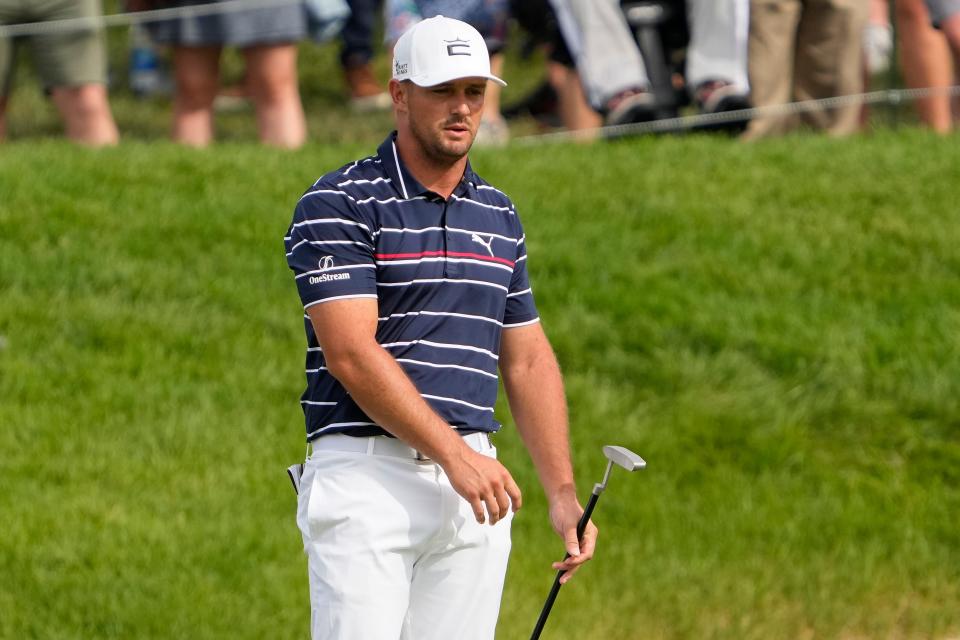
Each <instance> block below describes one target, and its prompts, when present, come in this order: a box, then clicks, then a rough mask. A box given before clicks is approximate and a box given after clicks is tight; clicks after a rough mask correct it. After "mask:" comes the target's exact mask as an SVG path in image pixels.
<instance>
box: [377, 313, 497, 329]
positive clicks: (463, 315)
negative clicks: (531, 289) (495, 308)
mask: <svg viewBox="0 0 960 640" xmlns="http://www.w3.org/2000/svg"><path fill="white" fill-rule="evenodd" d="M419 315H424V316H443V317H446V316H450V317H453V318H463V319H465V320H483V321H484V322H492V323H493V324H495V325H497V326H503V323H501V322H500V321H499V320H496V319H494V318H487V317H486V316H474V315H470V314H468V313H454V312H453V311H407V312H406V313H391V314H390V315H389V316H386V317H383V318H377V320H378V321H379V322H386V321H387V320H390V319H391V318H405V317H407V316H419Z"/></svg>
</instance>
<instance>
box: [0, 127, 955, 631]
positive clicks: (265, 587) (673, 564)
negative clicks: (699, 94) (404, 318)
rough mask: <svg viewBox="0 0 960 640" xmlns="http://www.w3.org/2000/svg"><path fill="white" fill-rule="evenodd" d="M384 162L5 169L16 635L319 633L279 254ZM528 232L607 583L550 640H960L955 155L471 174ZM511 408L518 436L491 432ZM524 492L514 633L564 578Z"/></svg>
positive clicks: (1, 324) (67, 150) (513, 456)
mask: <svg viewBox="0 0 960 640" xmlns="http://www.w3.org/2000/svg"><path fill="white" fill-rule="evenodd" d="M373 144H374V143H373V142H370V143H367V142H366V141H365V144H364V145H358V144H349V145H338V146H333V145H326V146H320V145H312V146H310V147H309V148H307V149H305V150H303V151H301V152H298V153H294V154H284V153H280V152H273V151H270V150H264V149H261V148H258V147H255V146H251V145H247V144H230V143H228V144H224V145H220V146H218V147H216V148H213V149H210V150H207V151H202V152H196V151H189V150H184V149H180V148H177V147H174V146H170V145H167V144H162V143H161V144H149V145H148V144H142V143H127V144H125V145H124V146H122V147H120V148H118V149H111V150H104V151H99V152H91V151H86V150H82V149H77V148H74V147H72V146H69V145H67V144H64V143H59V142H41V143H31V144H29V145H28V144H27V143H14V144H11V145H8V146H6V147H4V152H3V154H2V155H0V451H2V452H3V453H2V455H0V487H2V490H0V514H2V521H3V535H0V576H2V578H0V637H4V638H57V639H61V638H169V637H190V638H222V637H245V638H271V637H305V636H306V635H307V620H308V610H307V593H306V576H305V571H304V562H305V561H304V558H303V556H302V555H301V552H300V543H299V535H298V533H297V531H296V528H295V525H294V523H293V510H294V496H293V493H292V491H291V490H290V488H289V483H288V481H287V479H286V477H285V475H284V473H283V470H284V468H285V466H286V465H287V464H290V463H291V462H293V461H295V460H297V459H298V458H299V457H300V456H302V454H303V446H302V443H301V438H302V422H301V418H300V416H299V415H298V414H299V408H298V406H297V401H296V400H297V396H298V394H299V392H300V390H301V385H302V384H303V380H302V377H303V374H302V366H301V363H302V347H303V345H302V341H303V338H302V335H301V331H302V328H301V320H300V313H299V307H298V303H297V298H296V293H295V291H294V287H293V285H292V282H291V279H290V276H289V275H288V272H287V270H286V267H285V264H284V260H283V252H282V242H281V238H282V235H283V232H284V230H285V228H286V225H287V222H288V221H289V217H290V213H291V210H292V206H293V203H294V202H295V199H296V197H297V196H298V195H299V193H300V192H301V191H302V190H303V189H304V188H305V187H306V186H308V185H309V184H310V183H311V182H312V181H313V179H315V178H316V177H317V176H318V175H319V174H321V173H322V172H324V171H326V170H328V169H330V168H332V167H335V166H337V165H339V164H340V163H342V162H343V161H345V160H347V159H349V158H351V157H353V156H356V155H359V154H361V153H366V152H367V151H368V150H369V148H370V147H371V146H372V145H373ZM475 165H476V167H477V169H478V170H479V171H480V173H481V174H483V175H484V176H485V177H487V178H488V179H490V180H491V181H492V182H494V183H495V184H497V185H499V186H501V187H502V188H504V189H505V190H506V191H507V192H508V193H511V194H512V195H513V196H514V197H515V200H516V202H517V205H518V208H519V210H520V212H521V215H522V217H523V220H524V222H525V226H526V230H527V234H528V237H529V251H530V256H531V257H530V268H531V271H532V277H533V282H534V290H535V292H536V294H537V298H538V301H539V306H540V309H541V312H542V315H543V321H544V325H545V328H546V330H547V332H548V334H549V335H550V336H551V338H552V340H553V342H554V345H555V348H556V350H557V352H558V355H559V357H560V360H561V363H562V365H563V367H564V370H565V374H566V379H567V384H568V391H569V396H570V405H571V413H572V423H573V425H572V428H573V436H572V437H573V442H574V447H575V458H576V459H575V462H576V466H577V471H578V474H579V478H580V493H581V494H582V495H584V496H586V494H587V493H588V491H589V489H590V487H591V486H592V483H593V482H595V481H597V480H599V478H600V475H601V473H602V471H603V463H604V461H603V458H602V455H601V453H600V446H601V445H603V444H607V443H617V444H622V445H624V446H627V447H630V448H632V449H634V450H636V451H638V452H639V453H640V454H641V455H643V456H644V457H645V458H646V459H647V460H648V462H649V468H648V469H647V470H646V471H643V472H641V473H638V474H636V475H635V476H633V477H631V476H627V475H626V474H619V475H615V476H614V478H613V480H612V482H611V485H610V489H609V491H608V493H607V494H605V495H604V497H603V499H602V500H601V502H600V505H599V507H598V511H597V514H596V518H595V520H596V522H597V524H598V526H599V527H600V528H601V546H600V550H599V553H598V555H597V557H596V559H595V560H594V561H593V563H592V564H591V565H589V566H588V567H587V568H585V569H584V570H583V571H582V572H581V574H580V575H579V576H578V577H577V579H576V580H575V581H574V582H572V583H571V584H569V585H568V586H566V587H564V589H563V591H562V592H561V594H560V599H559V602H558V604H557V606H556V608H555V610H554V613H553V614H552V616H551V619H550V622H549V624H548V628H547V632H546V633H545V637H550V638H557V639H560V638H604V639H606V640H614V639H634V638H647V637H653V638H704V637H711V638H731V639H738V640H739V639H742V638H758V639H760V638H764V639H767V638H815V637H831V638H832V637H839V638H850V637H882V638H930V637H933V638H943V637H947V636H950V635H951V634H952V635H956V634H957V633H960V605H958V602H960V587H958V585H960V536H958V535H957V532H956V514H957V513H958V512H960V489H958V486H960V472H958V469H960V401H958V397H957V393H956V390H957V380H960V347H958V346H957V341H956V336H957V335H958V332H960V288H958V287H957V284H956V283H957V279H958V276H960V258H958V253H957V250H956V248H957V247H958V246H960V220H958V216H957V213H956V212H957V206H956V202H957V200H958V195H960V192H958V187H957V184H958V174H957V167H958V166H960V149H958V147H957V145H956V140H955V139H939V138H933V137H930V136H927V135H924V134H922V133H919V132H910V131H904V132H900V133H898V134H896V135H894V134H884V135H878V136H875V137H872V138H862V139H855V140H847V141H835V140H829V139H823V138H789V139H784V140H780V141H773V142H769V143H764V144H757V145H753V146H747V145H742V144H737V143H732V142H729V141H725V140H715V139H707V138H697V137H691V138H672V139H649V140H637V141H629V142H622V143H616V144H608V145H595V146H556V147H547V148H513V149H510V150H509V152H502V153H495V152H487V153H478V154H477V155H476V156H475ZM500 415H501V416H502V417H505V416H506V412H505V407H501V410H500ZM506 422H507V423H508V424H507V427H506V428H505V430H504V432H503V433H502V435H501V436H500V439H499V446H500V448H501V450H502V451H503V457H504V460H505V462H506V464H507V465H508V466H509V467H510V468H511V469H512V470H513V472H514V474H515V477H516V478H517V479H518V481H519V483H520V484H521V486H522V488H523V489H524V490H525V496H526V500H525V502H526V506H525V507H524V510H523V512H522V513H521V514H520V515H519V516H518V518H517V519H516V521H515V535H514V554H513V558H512V560H511V567H510V571H509V575H508V580H507V587H506V592H505V596H504V603H503V611H502V614H501V621H500V627H499V629H500V634H499V637H501V638H504V639H510V638H523V637H527V636H528V634H529V631H530V629H531V628H532V626H533V622H534V621H535V619H536V616H537V613H538V612H539V608H540V606H541V604H542V601H543V598H544V597H545V596H546V592H547V590H548V588H549V584H550V581H551V579H552V571H551V570H550V568H549V563H550V562H551V561H552V560H554V559H556V558H557V557H559V556H560V555H562V547H561V545H560V544H559V541H558V540H556V539H555V538H554V537H553V534H552V532H551V531H550V530H549V526H548V523H547V519H546V513H545V505H544V502H543V499H542V496H541V495H540V492H539V489H538V488H537V485H536V481H535V478H534V474H533V472H532V470H531V468H530V464H529V462H528V460H527V459H526V456H525V454H524V453H523V451H522V448H521V446H520V445H519V442H518V439H517V438H516V436H515V433H514V430H513V429H512V427H511V425H510V424H509V420H506Z"/></svg>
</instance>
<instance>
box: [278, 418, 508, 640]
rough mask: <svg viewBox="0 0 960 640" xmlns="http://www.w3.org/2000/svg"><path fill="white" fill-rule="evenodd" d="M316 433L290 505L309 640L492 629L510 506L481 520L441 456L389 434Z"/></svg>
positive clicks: (483, 637) (479, 634)
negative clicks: (305, 575) (303, 575)
mask: <svg viewBox="0 0 960 640" xmlns="http://www.w3.org/2000/svg"><path fill="white" fill-rule="evenodd" d="M468 438H470V436H468ZM483 441H484V443H485V445H484V446H475V447H474V448H477V449H478V450H481V453H484V454H485V455H489V456H491V457H496V449H495V448H493V447H492V446H490V445H489V444H488V443H487V442H488V441H487V440H486V437H485V436H484V437H483ZM320 442H322V443H324V444H323V445H321V444H318V445H317V446H315V447H314V451H313V454H312V455H311V456H310V457H309V458H308V459H307V460H306V462H305V464H304V470H303V475H302V477H301V480H300V493H299V497H298V509H297V525H298V526H299V527H300V531H301V533H302V535H303V543H304V549H305V551H306V554H307V558H308V572H309V578H310V608H311V633H312V637H313V640H454V639H456V640H491V639H492V638H493V637H494V630H495V628H496V623H497V615H498V613H499V610H500V596H501V593H502V590H503V580H504V575H505V573H506V568H507V558H508V556H509V554H510V523H511V520H512V514H511V516H508V517H507V518H505V519H504V520H501V521H500V522H498V523H497V524H496V525H494V526H490V525H489V524H484V525H481V524H478V523H477V521H476V518H475V517H474V515H473V510H472V509H471V508H470V505H469V503H467V502H466V501H465V500H464V499H463V498H461V497H460V496H459V495H458V494H457V493H456V492H455V491H454V490H453V488H452V487H451V486H450V482H449V480H448V479H447V476H446V474H445V473H444V471H443V469H442V468H441V467H440V465H438V464H435V463H432V462H418V461H416V460H414V459H413V452H412V450H410V449H408V448H406V447H405V446H403V444H402V443H401V442H399V441H397V440H394V439H390V438H385V437H376V438H350V437H349V436H325V437H324V438H321V439H320ZM344 447H345V448H354V449H359V450H353V451H344V450H338V449H340V448H344Z"/></svg>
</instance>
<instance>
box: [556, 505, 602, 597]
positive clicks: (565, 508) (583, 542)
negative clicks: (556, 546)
mask: <svg viewBox="0 0 960 640" xmlns="http://www.w3.org/2000/svg"><path fill="white" fill-rule="evenodd" d="M582 515H583V507H582V506H580V503H579V502H578V501H577V496H576V494H575V493H574V491H573V489H572V488H571V489H570V490H569V491H564V492H563V493H561V494H560V495H559V496H558V497H557V498H555V499H554V500H551V502H550V522H551V523H552V524H553V528H554V530H555V531H556V532H557V535H559V536H560V537H561V538H563V544H564V547H566V550H567V553H569V554H570V557H569V558H566V559H565V560H563V561H562V562H554V563H553V568H554V569H556V570H557V571H561V570H562V571H563V572H564V573H563V575H562V576H561V577H560V584H566V583H567V582H568V581H569V580H570V578H572V577H573V574H575V573H576V572H577V570H578V569H579V568H580V566H581V565H582V564H584V563H585V562H586V561H587V560H589V559H590V558H592V557H593V550H594V549H595V548H596V545H597V533H598V532H597V528H596V527H595V526H594V524H593V521H592V520H591V521H589V522H587V526H586V528H584V530H583V538H581V539H580V540H577V524H578V523H579V522H580V516H582Z"/></svg>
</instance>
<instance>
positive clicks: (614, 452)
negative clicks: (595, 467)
mask: <svg viewBox="0 0 960 640" xmlns="http://www.w3.org/2000/svg"><path fill="white" fill-rule="evenodd" d="M603 455H605V456H606V457H607V471H606V473H604V474H603V481H602V482H600V483H598V484H595V485H593V493H592V494H591V495H590V501H589V502H588V503H587V508H586V509H584V510H583V515H582V516H580V522H579V523H577V539H578V540H579V539H580V538H582V537H583V530H584V529H586V528H587V523H588V522H590V515H591V514H592V513H593V509H594V507H596V506H597V500H599V499H600V494H601V493H603V490H604V489H606V488H607V481H608V480H610V472H611V471H612V470H613V465H617V466H618V467H622V468H624V469H626V470H627V471H636V470H637V469H643V468H644V467H646V466H647V463H646V462H645V461H644V459H643V458H641V457H640V456H638V455H637V454H635V453H634V452H633V451H630V450H629V449H625V448H623V447H614V446H611V445H607V446H605V447H604V448H603ZM569 557H570V554H569V553H568V554H567V555H565V556H564V557H563V559H564V560H566V559H567V558H569ZM562 575H563V570H562V569H561V570H560V571H557V577H556V578H554V580H553V587H551V589H550V595H548V596H547V601H546V602H545V603H544V605H543V610H542V611H541V612H540V618H539V619H538V620H537V626H536V627H535V628H534V630H533V635H531V636H530V640H537V639H538V638H539V637H540V633H541V632H542V631H543V626H544V625H545V624H546V623H547V616H549V615H550V609H552V608H553V601H554V600H556V599H557V594H558V593H559V592H560V587H561V584H560V576H562Z"/></svg>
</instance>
